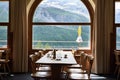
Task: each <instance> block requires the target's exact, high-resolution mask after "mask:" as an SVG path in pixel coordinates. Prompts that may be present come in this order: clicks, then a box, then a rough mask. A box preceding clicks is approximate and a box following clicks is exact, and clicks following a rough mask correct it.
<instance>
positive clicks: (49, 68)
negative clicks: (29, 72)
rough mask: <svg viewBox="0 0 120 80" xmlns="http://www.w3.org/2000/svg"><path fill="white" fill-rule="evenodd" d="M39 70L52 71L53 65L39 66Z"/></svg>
mask: <svg viewBox="0 0 120 80" xmlns="http://www.w3.org/2000/svg"><path fill="white" fill-rule="evenodd" d="M36 70H37V71H51V67H47V66H46V67H41V66H40V67H39V68H36Z"/></svg>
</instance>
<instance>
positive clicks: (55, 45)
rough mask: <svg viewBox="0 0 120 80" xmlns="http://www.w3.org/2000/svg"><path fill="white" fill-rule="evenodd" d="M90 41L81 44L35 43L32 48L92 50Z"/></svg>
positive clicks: (59, 42)
mask: <svg viewBox="0 0 120 80" xmlns="http://www.w3.org/2000/svg"><path fill="white" fill-rule="evenodd" d="M89 42H90V41H83V42H81V43H77V42H76V41H33V45H32V48H33V49H39V48H47V49H51V48H59V49H60V48H65V49H70V48H74V49H77V48H78V47H79V48H82V49H90V43H89Z"/></svg>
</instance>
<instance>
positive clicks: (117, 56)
mask: <svg viewBox="0 0 120 80" xmlns="http://www.w3.org/2000/svg"><path fill="white" fill-rule="evenodd" d="M114 54H115V59H116V64H117V63H120V51H118V50H114Z"/></svg>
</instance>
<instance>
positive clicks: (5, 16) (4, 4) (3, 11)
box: [0, 1, 9, 22]
mask: <svg viewBox="0 0 120 80" xmlns="http://www.w3.org/2000/svg"><path fill="white" fill-rule="evenodd" d="M0 22H9V2H8V1H0Z"/></svg>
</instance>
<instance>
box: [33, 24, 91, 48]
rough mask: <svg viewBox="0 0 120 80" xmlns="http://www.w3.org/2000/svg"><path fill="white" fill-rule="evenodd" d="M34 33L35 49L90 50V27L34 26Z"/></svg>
mask: <svg viewBox="0 0 120 80" xmlns="http://www.w3.org/2000/svg"><path fill="white" fill-rule="evenodd" d="M32 32H33V33H32V35H33V37H32V38H33V39H32V45H33V46H32V47H33V49H37V48H38V49H39V48H54V47H55V48H72V47H74V48H78V47H79V48H81V49H90V44H91V43H90V37H91V36H90V34H91V28H90V26H88V25H82V26H80V25H33V31H32ZM79 37H80V38H79Z"/></svg>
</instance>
